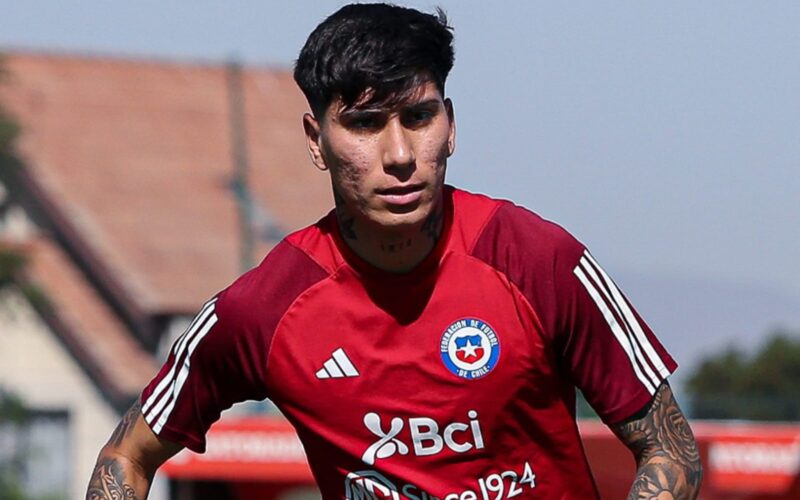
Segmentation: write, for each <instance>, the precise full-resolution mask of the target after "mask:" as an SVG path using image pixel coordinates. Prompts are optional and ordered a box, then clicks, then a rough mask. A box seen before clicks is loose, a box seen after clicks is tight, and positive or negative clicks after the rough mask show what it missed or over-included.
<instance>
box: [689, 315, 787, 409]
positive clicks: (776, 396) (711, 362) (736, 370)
mask: <svg viewBox="0 0 800 500" xmlns="http://www.w3.org/2000/svg"><path fill="white" fill-rule="evenodd" d="M686 389H687V390H688V392H689V394H690V395H691V397H692V401H693V407H692V409H693V411H692V416H694V417H696V418H718V419H748V420H800V335H798V334H797V333H795V334H792V333H790V332H788V331H782V330H778V331H775V332H773V333H772V334H771V335H770V336H769V337H768V338H767V340H766V341H765V342H764V344H763V345H762V347H761V349H760V350H759V351H758V352H756V353H754V354H752V355H751V356H747V355H745V354H744V353H742V352H741V351H739V350H737V349H735V348H731V349H728V350H727V351H725V352H723V353H721V354H718V355H715V356H710V357H708V358H706V359H705V360H704V361H703V362H701V363H700V365H699V366H698V368H697V369H696V370H695V372H694V373H693V374H692V375H691V376H690V378H689V381H688V383H687V386H686Z"/></svg>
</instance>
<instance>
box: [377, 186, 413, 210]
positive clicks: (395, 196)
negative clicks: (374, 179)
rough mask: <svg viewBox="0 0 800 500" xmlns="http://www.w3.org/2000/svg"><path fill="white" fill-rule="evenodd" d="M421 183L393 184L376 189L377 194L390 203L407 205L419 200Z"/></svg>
mask: <svg viewBox="0 0 800 500" xmlns="http://www.w3.org/2000/svg"><path fill="white" fill-rule="evenodd" d="M423 188H424V185H422V184H408V185H405V186H393V187H390V188H385V189H379V190H377V193H378V196H379V197H380V198H381V199H383V200H384V201H385V202H386V203H388V204H390V205H408V204H410V203H415V202H417V201H419V199H420V197H421V196H422V190H423Z"/></svg>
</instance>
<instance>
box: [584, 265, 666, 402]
mask: <svg viewBox="0 0 800 500" xmlns="http://www.w3.org/2000/svg"><path fill="white" fill-rule="evenodd" d="M573 272H574V273H575V276H577V277H578V279H579V280H580V282H581V283H583V286H584V287H586V291H588V292H589V295H590V296H591V297H592V299H593V300H594V302H595V304H597V307H598V308H600V312H601V313H602V314H603V318H605V320H606V323H608V326H609V327H610V328H611V331H612V332H613V333H614V337H615V338H616V339H617V342H619V344H620V345H621V346H622V350H623V351H625V354H626V355H627V356H628V360H629V361H630V363H631V366H632V367H633V371H634V373H636V378H638V379H639V381H640V382H641V383H642V384H643V385H644V386H645V387H646V388H647V390H648V392H650V394H655V392H656V389H655V387H653V384H652V383H651V382H650V380H648V378H647V377H645V375H644V374H643V373H642V370H641V369H640V368H639V363H637V362H636V360H635V359H634V354H633V350H632V348H631V343H630V339H628V337H627V336H626V335H625V332H623V331H622V328H621V327H620V326H619V323H617V319H616V318H615V317H614V314H613V313H612V312H611V310H610V309H609V308H608V306H606V303H605V302H604V301H603V298H602V297H601V296H600V293H599V292H598V291H597V289H595V287H594V285H593V284H592V283H591V281H589V278H588V277H587V276H586V274H585V273H584V272H583V269H581V268H580V266H578V267H576V268H575V269H574V270H573Z"/></svg>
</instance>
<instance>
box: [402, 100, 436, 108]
mask: <svg viewBox="0 0 800 500" xmlns="http://www.w3.org/2000/svg"><path fill="white" fill-rule="evenodd" d="M434 106H435V107H439V99H438V98H436V97H431V98H430V99H425V100H424V101H419V102H415V103H410V104H408V105H406V106H403V107H404V108H406V109H415V108H428V107H434Z"/></svg>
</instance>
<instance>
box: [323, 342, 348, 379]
mask: <svg viewBox="0 0 800 500" xmlns="http://www.w3.org/2000/svg"><path fill="white" fill-rule="evenodd" d="M342 377H358V370H356V367H355V366H353V363H351V362H350V358H348V357H347V354H345V353H344V350H343V349H342V348H341V347H340V348H338V349H336V350H335V351H333V355H332V357H331V358H329V359H328V361H326V362H325V364H324V365H322V368H321V369H320V370H319V371H318V372H317V378H318V379H326V378H342Z"/></svg>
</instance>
